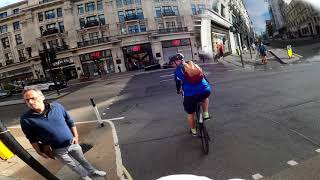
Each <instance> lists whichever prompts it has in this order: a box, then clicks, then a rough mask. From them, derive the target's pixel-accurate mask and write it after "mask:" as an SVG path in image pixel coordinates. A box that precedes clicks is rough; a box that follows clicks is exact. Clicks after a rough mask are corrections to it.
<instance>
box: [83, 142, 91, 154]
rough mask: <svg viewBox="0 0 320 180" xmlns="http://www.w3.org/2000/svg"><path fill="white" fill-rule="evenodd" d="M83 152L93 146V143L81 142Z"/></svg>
mask: <svg viewBox="0 0 320 180" xmlns="http://www.w3.org/2000/svg"><path fill="white" fill-rule="evenodd" d="M80 146H81V148H82V151H83V153H86V152H88V151H89V150H90V149H91V148H92V147H93V146H92V145H91V144H86V143H80Z"/></svg>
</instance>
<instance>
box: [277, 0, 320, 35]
mask: <svg viewBox="0 0 320 180" xmlns="http://www.w3.org/2000/svg"><path fill="white" fill-rule="evenodd" d="M283 7H284V11H285V14H286V26H287V33H288V37H289V38H299V37H308V36H316V35H318V36H319V35H320V11H319V10H317V9H316V8H315V7H313V6H312V5H311V4H309V3H306V2H303V1H298V0H292V1H291V2H290V3H286V4H284V5H283Z"/></svg>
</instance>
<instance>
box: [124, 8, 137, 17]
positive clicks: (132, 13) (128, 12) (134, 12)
mask: <svg viewBox="0 0 320 180" xmlns="http://www.w3.org/2000/svg"><path fill="white" fill-rule="evenodd" d="M135 15H136V10H135V9H131V10H126V17H133V16H135Z"/></svg>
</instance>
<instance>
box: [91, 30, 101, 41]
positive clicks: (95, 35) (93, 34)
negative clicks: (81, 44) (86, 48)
mask: <svg viewBox="0 0 320 180" xmlns="http://www.w3.org/2000/svg"><path fill="white" fill-rule="evenodd" d="M98 38H99V33H98V32H93V33H89V39H90V40H93V39H98Z"/></svg>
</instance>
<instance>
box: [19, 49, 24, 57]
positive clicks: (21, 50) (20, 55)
mask: <svg viewBox="0 0 320 180" xmlns="http://www.w3.org/2000/svg"><path fill="white" fill-rule="evenodd" d="M18 56H19V58H22V57H24V52H23V49H20V50H18Z"/></svg>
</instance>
